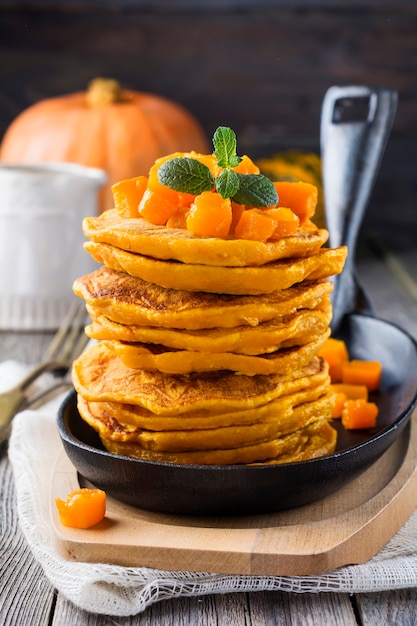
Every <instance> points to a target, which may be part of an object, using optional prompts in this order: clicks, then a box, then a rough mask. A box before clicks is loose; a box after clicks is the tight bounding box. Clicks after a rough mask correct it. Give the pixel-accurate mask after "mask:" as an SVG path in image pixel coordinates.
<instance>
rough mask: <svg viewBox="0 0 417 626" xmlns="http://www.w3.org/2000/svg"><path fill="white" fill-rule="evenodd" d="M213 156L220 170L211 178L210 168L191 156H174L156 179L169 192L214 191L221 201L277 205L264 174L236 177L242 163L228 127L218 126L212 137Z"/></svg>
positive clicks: (271, 186)
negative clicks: (229, 199)
mask: <svg viewBox="0 0 417 626" xmlns="http://www.w3.org/2000/svg"><path fill="white" fill-rule="evenodd" d="M213 146H214V156H215V157H216V159H217V164H218V165H219V167H221V168H222V171H221V172H220V174H219V176H217V178H214V177H213V175H212V173H211V172H210V169H209V168H208V167H207V166H206V165H204V164H203V163H201V162H200V161H198V160H197V159H192V158H190V157H175V158H172V159H169V160H168V161H165V163H163V164H162V165H161V167H160V168H159V169H158V179H159V182H160V183H161V184H163V185H166V186H167V187H169V188H170V189H174V190H175V191H180V192H183V193H191V194H195V195H198V194H200V193H203V191H211V190H212V189H214V188H215V189H216V191H217V193H219V194H220V195H221V196H222V198H231V199H232V200H234V201H235V202H237V203H238V204H245V205H247V206H253V207H268V206H273V205H275V204H277V203H278V194H277V190H276V189H275V187H274V185H273V183H272V181H271V180H270V179H269V178H267V177H266V176H264V175H263V174H238V173H237V172H235V171H234V170H233V168H234V167H237V166H238V165H239V163H240V162H241V161H242V158H241V157H240V156H238V155H237V152H236V150H237V144H236V135H235V133H234V132H233V130H232V129H231V128H228V127H227V126H219V128H217V130H216V132H215V133H214V135H213Z"/></svg>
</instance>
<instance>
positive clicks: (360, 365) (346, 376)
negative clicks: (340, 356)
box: [342, 359, 382, 391]
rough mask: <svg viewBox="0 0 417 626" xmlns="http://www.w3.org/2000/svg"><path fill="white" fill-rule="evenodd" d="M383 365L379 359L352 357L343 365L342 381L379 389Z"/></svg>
mask: <svg viewBox="0 0 417 626" xmlns="http://www.w3.org/2000/svg"><path fill="white" fill-rule="evenodd" d="M381 375H382V365H381V363H380V362H379V361H362V360H360V359H352V360H351V361H348V362H346V363H343V366H342V382H344V383H347V384H351V385H365V386H366V387H367V388H368V390H369V391H375V390H376V389H378V387H379V385H380V382H381Z"/></svg>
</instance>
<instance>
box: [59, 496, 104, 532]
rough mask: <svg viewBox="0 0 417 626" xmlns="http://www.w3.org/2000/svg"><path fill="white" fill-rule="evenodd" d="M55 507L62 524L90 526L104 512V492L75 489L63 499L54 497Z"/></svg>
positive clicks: (93, 524) (81, 526)
mask: <svg viewBox="0 0 417 626" xmlns="http://www.w3.org/2000/svg"><path fill="white" fill-rule="evenodd" d="M55 504H56V507H57V509H58V514H59V518H60V521H61V524H62V525H63V526H69V527H70V528H82V529H85V528H90V527H91V526H95V524H98V523H99V522H101V521H102V519H103V518H104V516H105V514H106V492H105V491H102V490H101V489H86V488H83V489H75V490H74V491H71V492H70V493H69V494H68V495H67V497H66V499H65V500H61V499H60V498H56V500H55Z"/></svg>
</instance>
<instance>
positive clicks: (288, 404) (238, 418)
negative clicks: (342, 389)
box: [78, 376, 330, 431]
mask: <svg viewBox="0 0 417 626" xmlns="http://www.w3.org/2000/svg"><path fill="white" fill-rule="evenodd" d="M329 390H330V383H329V381H328V379H327V378H326V379H325V380H322V381H320V380H318V379H317V376H312V377H310V379H309V380H308V381H307V386H306V387H305V388H304V389H301V390H298V391H295V392H294V393H289V394H287V395H284V396H282V397H280V398H277V399H276V400H271V402H267V403H266V404H262V405H261V406H257V407H253V408H251V409H242V410H238V411H232V412H230V413H216V412H211V411H207V410H204V409H200V410H196V411H192V412H189V413H183V414H181V415H156V414H155V413H152V411H149V410H148V409H145V408H143V407H141V406H138V405H133V404H123V403H121V402H90V401H88V400H86V399H85V398H84V397H83V396H82V395H81V394H78V404H79V408H80V411H81V412H82V413H85V412H87V411H88V412H90V413H91V414H92V415H96V416H97V418H98V419H102V420H104V419H106V420H114V423H115V424H116V422H118V423H119V424H120V425H121V426H122V427H123V428H124V429H125V430H126V431H133V430H136V429H145V430H153V431H171V430H181V431H186V430H199V429H214V428H219V427H225V426H240V425H248V424H259V423H262V422H267V421H271V420H276V419H277V416H279V417H280V419H281V418H282V419H284V418H285V419H286V420H287V421H288V420H289V419H290V416H291V415H294V413H293V411H294V408H295V407H296V406H297V405H300V404H306V403H310V402H312V401H313V400H317V399H318V398H319V397H321V396H324V395H326V394H328V393H329ZM116 427H117V426H115V428H116Z"/></svg>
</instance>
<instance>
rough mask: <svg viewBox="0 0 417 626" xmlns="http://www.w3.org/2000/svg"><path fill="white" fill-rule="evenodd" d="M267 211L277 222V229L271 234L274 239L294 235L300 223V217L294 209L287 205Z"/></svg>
mask: <svg viewBox="0 0 417 626" xmlns="http://www.w3.org/2000/svg"><path fill="white" fill-rule="evenodd" d="M265 213H267V214H268V215H270V216H271V217H272V219H273V220H274V222H275V224H276V226H275V230H274V232H273V233H272V235H271V239H273V240H274V239H281V238H282V237H288V235H292V233H295V231H296V230H297V228H298V227H299V225H300V219H299V217H298V216H297V215H296V214H295V213H294V211H292V210H291V209H287V208H286V207H278V208H276V209H275V208H270V209H266V210H265Z"/></svg>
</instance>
